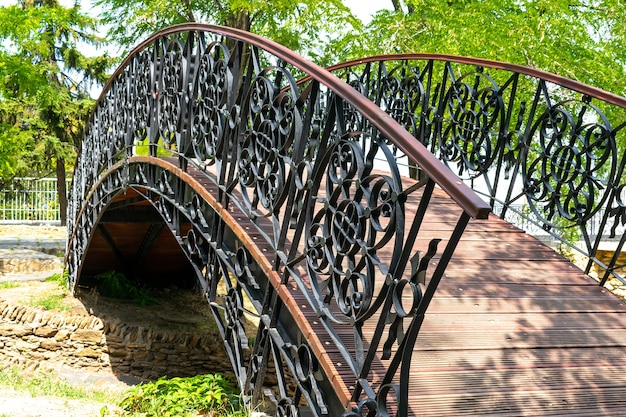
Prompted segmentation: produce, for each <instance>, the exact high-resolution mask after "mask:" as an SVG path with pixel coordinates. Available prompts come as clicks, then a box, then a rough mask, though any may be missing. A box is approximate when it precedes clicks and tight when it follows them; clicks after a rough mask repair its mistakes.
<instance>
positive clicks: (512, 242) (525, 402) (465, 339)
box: [235, 190, 626, 416]
mask: <svg viewBox="0 0 626 417" xmlns="http://www.w3.org/2000/svg"><path fill="white" fill-rule="evenodd" d="M417 197H418V196H414V198H417ZM416 209H417V200H413V201H409V202H408V203H407V217H408V218H411V217H412V216H413V215H414V212H415V210H416ZM235 212H236V210H235ZM459 214H460V209H459V208H458V206H457V205H456V204H454V203H453V202H452V201H451V199H450V198H449V197H448V196H447V195H445V194H444V193H443V192H442V191H441V190H435V196H434V197H433V199H432V201H431V203H430V206H429V211H428V214H427V217H426V219H425V223H424V224H423V226H422V228H421V231H420V234H419V236H418V242H417V243H416V247H421V248H426V247H427V246H428V242H429V241H430V240H431V239H432V238H437V237H443V238H444V239H445V238H447V237H448V236H449V235H450V233H451V231H452V229H453V228H454V226H455V225H456V221H457V220H458V217H459ZM236 217H237V218H238V219H239V221H242V222H244V223H245V222H246V220H245V219H243V218H242V217H239V216H236ZM244 227H246V228H248V230H252V228H249V226H246V225H244ZM268 232H269V230H268ZM259 241H260V239H259ZM444 243H445V241H444V242H442V245H443V244H444ZM442 247H443V246H442ZM264 249H265V251H266V252H267V253H268V254H269V253H271V250H268V248H264ZM262 250H263V249H262ZM439 252H441V250H440V251H439ZM379 256H380V257H381V258H384V257H385V256H386V255H385V254H384V253H379ZM268 258H271V255H270V256H269V257H268ZM438 261H439V258H438V257H437V256H435V257H434V258H433V259H432V260H431V265H430V267H429V269H430V270H431V271H432V270H433V269H434V268H435V266H436V264H437V262H438ZM291 295H292V297H293V300H291V301H293V302H294V303H295V304H297V305H298V304H300V303H304V299H303V298H301V297H300V296H299V294H297V292H296V291H293V292H291ZM303 310H304V309H303ZM300 313H301V314H302V317H301V319H304V320H307V321H308V325H309V326H311V328H312V329H313V335H315V336H314V337H317V340H310V341H309V342H310V343H311V344H312V345H314V346H313V349H314V351H320V350H324V354H323V358H324V359H326V360H327V361H329V362H330V363H332V365H330V366H328V364H326V365H327V366H326V368H327V369H328V368H331V369H332V372H329V374H331V375H333V378H337V379H335V380H334V385H335V386H337V387H340V388H343V391H344V392H343V395H344V396H346V397H349V395H350V392H351V390H350V387H351V386H353V385H354V383H355V381H354V376H353V375H352V374H351V372H347V368H346V367H341V366H336V365H337V364H339V363H341V362H342V358H341V356H340V355H339V352H338V350H337V348H336V347H335V346H333V345H332V344H330V343H328V342H329V340H330V339H329V338H327V337H324V335H323V331H322V328H321V327H320V326H319V324H316V323H318V320H319V319H318V317H317V316H316V315H315V313H314V312H313V311H312V310H311V309H306V311H300ZM318 330H319V331H318ZM367 330H368V329H366V332H367ZM344 340H345V341H346V342H347V344H350V341H351V336H350V331H347V332H346V336H345V339H344ZM625 347H626V305H625V303H624V302H623V300H621V299H619V298H618V297H616V296H615V295H613V294H611V293H610V292H608V291H607V290H606V289H604V288H601V287H599V286H598V283H597V281H595V280H593V279H592V278H590V277H588V276H586V275H585V274H584V273H583V272H582V271H581V270H580V269H578V268H577V267H575V266H574V265H572V264H571V263H570V262H569V261H568V260H566V259H565V258H563V257H562V256H561V255H559V254H557V253H555V252H554V251H553V250H552V249H551V248H549V247H547V246H545V245H543V244H542V243H541V242H539V241H538V240H536V239H535V238H533V237H531V236H529V235H527V234H526V233H524V232H523V231H521V230H519V229H517V228H515V227H514V226H512V225H511V224H509V223H507V222H505V221H502V220H500V219H498V218H497V217H495V216H491V217H490V219H489V220H476V221H471V222H470V224H469V226H468V228H467V230H466V231H465V233H464V234H463V237H462V240H461V243H460V244H459V246H458V247H457V249H456V251H455V254H454V257H453V259H452V261H451V262H450V265H449V267H448V268H447V270H446V276H445V278H444V279H443V280H442V282H441V284H440V285H439V289H438V291H437V295H436V296H435V298H434V299H433V302H432V303H431V305H430V308H429V309H428V311H427V314H426V320H425V322H424V325H423V327H422V330H421V332H420V335H419V337H418V339H417V343H416V345H415V353H414V355H413V363H412V366H411V369H412V372H413V375H412V378H411V385H410V391H409V392H410V396H411V399H410V403H411V407H410V411H409V415H411V416H461V415H466V416H523V415H527V416H618V415H626V349H625ZM374 379H375V378H374Z"/></svg>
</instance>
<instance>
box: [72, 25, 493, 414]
mask: <svg viewBox="0 0 626 417" xmlns="http://www.w3.org/2000/svg"><path fill="white" fill-rule="evenodd" d="M301 73H302V74H309V75H311V77H312V78H311V82H310V83H308V84H304V85H303V84H297V83H296V80H295V75H296V74H297V75H300V74H301ZM141 147H145V149H147V152H148V153H149V155H150V157H151V160H154V158H155V157H165V156H167V157H173V158H174V161H176V163H177V164H178V168H177V169H176V171H177V172H178V171H180V172H184V173H189V172H193V173H194V175H197V176H198V177H199V178H200V179H199V180H198V183H202V184H203V185H205V186H207V187H210V188H211V189H213V190H214V191H213V192H214V193H215V195H214V196H213V197H212V199H208V198H206V196H205V195H204V194H203V193H201V192H198V191H197V189H191V188H190V187H189V186H188V184H187V183H186V180H185V179H184V178H186V176H185V175H177V172H173V171H172V170H168V169H167V168H166V167H165V165H164V166H161V165H162V164H161V165H160V164H155V163H150V162H149V161H148V162H146V161H142V160H140V159H138V158H137V156H138V155H139V153H138V149H140V148H141ZM407 160H408V163H409V164H410V166H411V169H415V170H417V172H418V174H419V175H417V176H416V178H408V176H405V175H401V170H402V169H404V167H403V165H402V164H404V163H405V161H407ZM76 167H77V169H76V172H75V175H74V180H73V184H72V193H71V198H72V200H71V204H70V205H69V208H68V231H69V233H70V234H71V236H70V239H68V248H69V251H68V252H70V251H71V256H68V261H67V264H68V271H69V282H70V285H72V286H73V285H75V284H76V281H77V279H79V276H78V274H79V273H80V271H81V262H82V261H83V259H85V257H86V252H87V250H88V246H89V244H90V239H91V236H92V233H93V232H94V229H95V228H96V226H98V224H97V223H98V222H99V220H100V218H101V215H102V213H103V212H104V211H105V210H107V207H108V205H109V204H112V203H111V202H112V201H113V200H114V199H115V198H116V196H118V195H119V194H120V193H123V192H124V190H126V189H127V188H129V187H130V188H132V189H133V190H134V192H135V193H134V194H136V195H141V196H143V198H145V199H146V200H150V203H151V204H152V205H153V206H154V207H155V208H156V209H157V210H159V212H160V214H161V216H162V218H163V219H164V221H165V222H166V223H167V224H168V226H169V227H170V229H171V231H172V232H173V233H174V234H175V235H176V238H177V241H178V242H179V243H180V244H181V247H182V250H183V251H184V252H185V253H186V255H187V257H188V259H189V260H190V262H191V264H192V266H193V269H194V271H195V272H196V274H197V275H198V280H199V282H200V283H201V284H202V285H201V286H202V288H203V290H204V291H206V296H207V299H208V300H209V301H210V302H211V305H212V306H214V305H217V304H219V302H220V301H223V302H224V303H226V305H224V306H222V307H220V308H221V310H219V309H217V307H216V311H217V310H219V311H218V312H217V313H215V314H217V315H219V314H222V313H221V311H226V312H227V313H228V314H226V313H225V314H226V315H227V317H226V318H224V317H221V318H222V319H224V320H225V321H227V322H228V323H227V324H228V325H227V326H224V328H223V329H222V330H223V335H222V336H223V337H224V339H225V341H226V342H227V344H228V345H229V347H230V348H231V352H233V353H232V355H231V361H232V362H233V368H234V369H235V370H236V372H237V373H238V375H237V376H238V378H239V383H240V387H242V390H243V389H244V387H245V389H248V388H249V387H250V385H254V390H255V392H256V393H259V392H261V389H262V388H263V387H262V385H261V384H260V383H258V382H254V381H251V380H250V378H251V377H249V376H247V374H246V372H245V371H242V369H245V366H248V365H249V366H250V367H251V372H261V373H264V372H265V371H264V370H263V369H264V368H263V366H262V364H261V362H263V361H267V355H269V353H268V351H269V350H271V351H272V352H273V353H272V354H275V355H279V354H280V356H281V358H278V359H276V360H275V362H276V363H281V362H282V361H285V362H286V363H289V364H290V366H291V370H292V373H294V372H295V374H296V375H295V378H296V379H299V380H298V381H296V382H297V384H298V387H299V388H298V391H297V392H296V393H295V394H294V395H295V396H296V397H295V398H294V399H293V400H294V401H295V403H296V404H299V403H300V399H299V396H300V395H301V394H302V393H304V394H302V395H304V396H306V402H308V403H309V404H311V405H312V407H314V408H315V410H316V411H315V413H317V414H318V415H324V414H326V413H327V408H328V404H327V401H326V400H325V398H324V396H325V395H324V394H323V393H322V390H323V389H326V390H328V389H329V386H330V387H331V389H333V390H335V391H336V393H337V395H338V396H339V398H340V400H339V403H341V404H344V405H347V407H348V408H347V409H345V410H342V412H346V414H345V415H346V416H348V415H351V414H350V413H351V411H349V410H350V409H351V407H355V409H358V408H359V407H367V408H370V407H371V406H372V404H373V403H372V401H374V402H376V400H375V397H377V396H388V395H389V394H390V391H391V390H393V391H394V392H396V399H397V404H387V400H381V402H380V403H379V404H378V407H380V412H381V413H383V414H384V413H385V412H388V410H387V408H391V409H394V408H396V407H397V409H398V410H399V411H398V412H399V413H400V414H403V410H406V409H407V407H408V406H409V405H408V393H407V390H408V386H409V384H408V381H409V378H410V369H411V360H412V352H413V349H414V345H415V341H416V338H417V335H418V333H419V331H420V326H421V324H422V321H423V317H424V314H425V312H426V309H427V307H428V305H429V303H430V301H431V300H432V298H433V296H434V293H435V291H436V289H437V285H438V284H439V282H440V281H441V279H443V277H444V275H445V270H446V267H447V265H448V263H449V262H451V260H452V255H453V253H454V250H455V248H456V245H457V244H458V243H459V240H460V238H461V235H462V233H463V231H464V229H465V226H466V225H467V223H468V222H469V220H470V218H471V217H475V218H486V217H487V216H488V215H489V213H490V211H491V208H490V206H489V205H488V204H487V203H486V202H484V201H483V200H482V199H481V198H480V197H479V196H478V195H477V194H476V193H475V192H474V191H473V190H471V189H470V188H469V187H468V186H467V185H465V184H464V183H463V182H462V181H461V180H460V179H459V178H458V177H457V176H456V175H455V174H454V173H453V172H451V171H450V170H449V169H448V168H447V167H446V166H445V165H444V164H443V163H441V162H440V161H439V160H438V159H437V158H436V157H435V156H434V155H432V154H431V153H430V152H429V151H428V150H427V149H426V147H425V146H424V145H423V144H422V143H420V142H419V140H417V139H416V138H415V137H414V136H413V135H412V134H410V133H409V132H408V131H407V130H405V129H404V128H403V127H402V126H401V125H400V124H399V123H397V122H396V121H394V120H393V119H392V118H391V117H390V116H389V115H388V114H387V113H386V112H385V111H383V109H381V108H380V107H379V106H378V105H377V104H375V103H373V102H372V101H371V100H369V99H368V98H367V97H366V96H363V95H362V94H361V93H359V92H358V91H356V90H355V89H353V88H352V87H351V86H350V85H348V84H346V83H345V82H344V81H342V80H340V79H339V78H338V77H336V76H335V75H332V74H331V73H329V72H328V71H327V70H325V69H323V68H321V67H319V66H317V65H315V64H312V63H310V62H307V61H306V60H304V59H303V58H301V57H300V56H298V55H297V54H295V53H293V52H291V51H289V50H287V49H286V48H284V47H282V46H280V45H278V44H276V43H274V42H272V41H269V40H265V39H263V38H260V37H258V36H256V35H252V34H249V33H246V32H242V31H239V30H236V29H231V28H224V27H218V26H211V25H202V24H183V25H178V26H175V27H172V28H168V29H165V30H163V31H160V32H158V33H157V34H155V35H154V36H152V37H151V38H150V39H148V40H147V41H145V42H143V43H142V44H140V45H139V46H138V47H137V48H135V49H134V50H133V51H132V52H131V55H129V57H127V58H126V59H125V60H124V61H123V63H122V65H121V66H120V67H119V68H118V69H117V70H116V71H115V73H114V74H113V76H112V78H111V79H110V81H109V82H108V83H107V85H106V87H105V89H104V90H103V92H102V94H101V96H100V98H99V99H98V101H97V103H96V107H95V109H94V112H93V114H92V118H91V120H90V123H89V124H88V126H87V128H86V133H85V139H84V141H83V147H82V149H81V152H80V155H79V158H78V161H77V164H76ZM411 173H415V172H411ZM104 178H106V180H103V179H104ZM437 187H439V188H440V189H441V190H443V191H439V190H437ZM440 192H443V193H447V194H448V195H449V196H450V197H451V198H452V200H453V201H454V202H456V203H455V204H450V205H449V206H451V212H450V216H451V218H452V219H456V223H454V220H453V221H452V222H451V226H446V227H445V228H444V230H439V231H437V234H438V236H437V238H432V235H431V234H428V233H422V231H421V226H422V223H423V221H424V218H425V217H426V216H427V215H432V216H437V215H438V213H437V208H436V207H434V205H430V201H431V197H432V198H435V197H436V196H437V195H438V193H440ZM209 200H211V201H209ZM129 204H130V205H132V204H134V203H133V202H132V201H131V202H129ZM217 207H219V209H217ZM414 208H416V209H417V210H416V211H415V212H414V211H413V209H414ZM221 210H235V211H238V212H240V213H241V219H242V220H241V221H245V222H246V224H247V227H250V230H251V233H252V232H254V233H255V237H256V238H259V239H260V240H259V241H258V242H259V243H257V245H259V247H260V245H261V244H262V245H264V246H263V247H264V250H266V251H267V253H266V254H265V255H264V256H267V258H268V259H269V260H270V262H271V265H272V267H273V268H274V271H273V273H274V274H276V276H280V279H281V281H280V282H279V281H278V280H270V281H271V282H268V280H267V279H262V277H259V276H256V275H258V274H261V272H262V270H263V267H260V265H262V264H264V263H263V262H260V261H259V260H258V259H256V257H258V256H259V255H258V253H259V252H258V251H255V250H254V248H253V247H251V245H253V243H250V241H249V240H245V239H242V238H241V236H238V235H237V234H236V233H232V229H233V228H232V227H229V224H228V222H227V221H224V219H222V218H221V216H220V215H219V214H220V212H221ZM439 215H440V213H439ZM422 235H426V236H425V237H423V236H422ZM438 245H440V246H441V247H443V249H441V248H440V247H439V246H438ZM251 253H253V254H254V255H253V256H250V254H251ZM433 257H435V258H436V262H432V263H431V262H430V260H431V258H433ZM234 258H236V259H234ZM431 264H432V265H434V266H433V267H432V268H434V270H433V271H427V269H428V268H429V266H430V265H431ZM255 274H256V275H255ZM266 275H267V274H266ZM266 278H267V277H266ZM230 279H232V280H234V281H236V282H234V283H233V284H232V285H231V286H230V287H228V294H221V296H220V297H216V291H218V289H217V281H219V280H230ZM264 283H265V284H264ZM242 291H245V292H246V294H248V296H249V297H250V298H251V299H253V300H254V301H255V306H257V308H259V309H261V310H262V311H259V313H260V314H261V316H262V317H263V320H261V323H260V324H259V329H258V337H259V338H261V341H260V342H258V343H257V344H256V345H255V347H254V353H253V358H252V359H250V363H249V364H246V363H244V362H245V361H244V358H243V357H242V356H241V355H242V354H241V346H242V345H244V344H245V343H246V341H245V340H244V338H245V335H244V336H242V333H241V332H240V331H239V330H240V329H241V328H242V327H243V325H242V323H241V322H240V321H241V320H242V319H241V317H240V316H241V310H242V309H243V308H242V307H240V301H241V300H240V295H241V292H242ZM255 297H256V298H255ZM264 297H265V298H264ZM296 297H298V299H299V300H300V301H299V302H298V303H299V304H298V305H294V304H293V303H294V302H295V301H294V300H295V298H296ZM285 305H286V306H287V308H284V307H285ZM299 309H301V310H299ZM309 311H314V312H315V317H316V319H315V320H314V322H309V321H308V318H307V317H305V316H306V314H305V312H309ZM288 313H289V314H292V313H293V314H292V316H290V317H288V318H285V317H282V316H281V317H278V316H276V315H279V314H280V315H283V314H288ZM296 313H298V314H299V315H298V316H296ZM279 319H285V320H288V323H279V324H280V326H279V325H278V324H277V321H278V320H279ZM291 321H294V322H296V323H305V324H306V325H302V326H299V327H298V329H294V328H293V327H294V326H291V325H290V324H289V323H290V322H291ZM231 325H232V326H231ZM307 326H309V327H307ZM313 327H315V331H311V329H312V328H313ZM346 327H347V328H348V329H349V331H348V332H346V331H345V328H346ZM369 329H371V330H372V332H370V331H369ZM299 331H300V332H301V333H298V332H299ZM305 331H306V334H305ZM322 336H323V337H325V341H324V342H322V340H321V337H322ZM347 338H348V339H351V340H347ZM306 339H308V340H306ZM327 344H329V345H330V346H336V347H337V352H335V354H336V355H337V357H339V358H340V360H339V361H338V362H334V363H333V362H330V363H327V362H324V363H323V364H322V365H319V362H318V360H317V359H315V358H314V357H313V356H315V355H318V357H319V355H323V354H324V351H325V346H326V345H327ZM294 349H295V351H294ZM263 358H265V359H263ZM302 361H305V362H307V363H306V364H305V368H307V369H308V373H307V375H302V374H303V372H304V371H303V370H302V369H301V368H302V363H301V362H302ZM380 361H388V362H386V364H387V365H386V368H385V371H384V375H381V374H378V375H377V374H376V372H380V367H379V366H378V364H379V362H380ZM298 366H300V368H298ZM339 367H342V368H341V369H339ZM344 369H347V371H346V372H347V374H346V372H344ZM304 373H306V372H304ZM319 374H324V375H326V379H324V378H322V377H320V375H319ZM339 374H342V375H350V376H346V377H345V378H340V379H337V378H334V376H335V375H339ZM256 378H257V375H256V374H255V375H254V378H253V379H255V380H256ZM319 378H321V379H319ZM259 379H261V376H259ZM318 381H320V382H318ZM328 381H332V382H328ZM370 381H372V382H370ZM284 384H285V385H287V382H285V383H284ZM281 388H284V387H282V386H281ZM283 391H285V390H283ZM327 393H328V391H327ZM254 395H257V394H254ZM280 395H282V396H285V395H287V394H286V393H285V392H282V393H281V394H280ZM346 396H347V397H346ZM272 398H274V399H275V400H276V401H275V402H276V403H277V404H279V405H280V404H282V405H280V406H283V405H284V406H286V405H285V404H287V403H288V401H287V400H286V399H283V398H279V399H276V398H275V397H272ZM283 400H285V401H287V403H283V402H282V401H283ZM333 403H335V404H336V403H337V402H333ZM289 407H297V406H296V405H290V406H289ZM332 412H333V413H336V411H335V410H334V409H333V410H332Z"/></svg>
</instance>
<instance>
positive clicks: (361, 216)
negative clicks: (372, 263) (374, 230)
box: [325, 200, 366, 256]
mask: <svg viewBox="0 0 626 417" xmlns="http://www.w3.org/2000/svg"><path fill="white" fill-rule="evenodd" d="M329 211H330V212H329V215H328V216H327V223H328V224H327V225H326V228H325V229H326V230H328V231H329V232H330V236H331V239H332V242H333V248H334V252H335V253H337V254H339V255H344V256H350V255H355V254H356V253H358V252H359V250H360V249H361V245H360V243H361V242H363V240H364V238H365V232H366V226H365V220H366V219H365V210H364V208H363V206H362V205H361V204H359V203H358V202H356V201H351V200H343V201H341V202H340V203H339V204H338V205H337V207H336V209H330V210H329Z"/></svg>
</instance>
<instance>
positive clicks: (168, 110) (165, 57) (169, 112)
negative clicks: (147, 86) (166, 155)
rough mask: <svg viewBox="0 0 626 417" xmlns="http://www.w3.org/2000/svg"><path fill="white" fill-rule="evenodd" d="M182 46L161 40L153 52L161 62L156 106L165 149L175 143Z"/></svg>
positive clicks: (179, 100) (173, 40)
mask: <svg viewBox="0 0 626 417" xmlns="http://www.w3.org/2000/svg"><path fill="white" fill-rule="evenodd" d="M182 49H183V46H182V44H181V42H180V41H179V40H178V39H176V38H174V37H173V38H172V39H167V38H165V39H163V40H162V42H161V45H160V47H159V48H158V49H157V51H155V52H156V53H157V54H159V59H160V60H161V61H162V66H161V67H160V70H161V72H160V79H159V80H158V83H159V84H158V89H157V105H158V120H159V123H158V124H159V137H160V139H161V140H162V141H163V145H164V146H165V147H166V148H168V149H169V148H171V147H172V146H173V145H175V143H173V142H172V139H174V138H175V137H176V134H177V133H178V118H179V116H180V112H181V94H182V77H183V71H184V69H183V65H184V62H185V60H184V59H183V52H182Z"/></svg>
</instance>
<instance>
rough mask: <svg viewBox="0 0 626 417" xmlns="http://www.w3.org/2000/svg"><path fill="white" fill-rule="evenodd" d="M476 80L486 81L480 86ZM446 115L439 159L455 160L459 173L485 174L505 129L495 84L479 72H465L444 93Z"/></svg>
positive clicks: (473, 175) (497, 88) (445, 160)
mask: <svg viewBox="0 0 626 417" xmlns="http://www.w3.org/2000/svg"><path fill="white" fill-rule="evenodd" d="M466 79H468V81H467V82H466V81H465V80H466ZM470 79H471V81H469V80H470ZM479 80H480V81H482V80H485V84H486V86H484V87H482V88H481V86H480V81H479ZM470 82H471V83H472V84H473V86H472V85H470V84H469V83H470ZM446 114H447V115H448V118H449V120H447V123H446V124H447V126H446V128H445V130H444V131H443V134H442V138H441V142H440V143H439V152H440V155H441V158H442V159H443V160H444V162H446V163H456V164H457V167H458V173H459V175H462V174H463V173H464V172H467V174H468V175H469V177H470V178H473V177H476V176H479V175H482V174H484V173H486V171H487V170H488V169H489V167H491V164H492V163H493V161H494V159H495V158H496V157H497V155H498V152H497V150H498V149H499V146H498V145H497V143H498V142H499V138H500V134H501V131H502V129H504V128H505V122H504V118H505V116H506V112H505V111H504V101H503V100H502V96H501V94H500V89H499V87H498V86H497V84H496V83H495V82H494V81H493V80H492V79H491V78H490V77H489V76H487V75H485V74H483V73H480V72H479V73H476V74H466V75H464V76H463V77H461V78H460V79H458V80H457V81H456V82H455V83H454V84H453V85H452V86H451V87H450V88H449V90H448V92H447V93H446Z"/></svg>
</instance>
